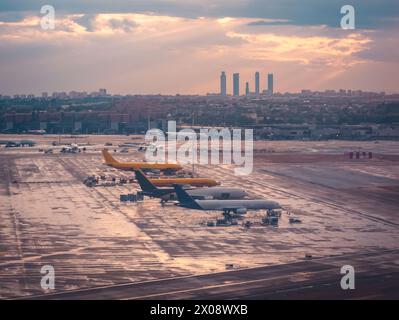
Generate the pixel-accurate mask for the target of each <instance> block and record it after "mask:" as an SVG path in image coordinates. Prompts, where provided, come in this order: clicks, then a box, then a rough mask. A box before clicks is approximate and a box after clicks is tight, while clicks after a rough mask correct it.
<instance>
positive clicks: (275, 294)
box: [0, 135, 399, 299]
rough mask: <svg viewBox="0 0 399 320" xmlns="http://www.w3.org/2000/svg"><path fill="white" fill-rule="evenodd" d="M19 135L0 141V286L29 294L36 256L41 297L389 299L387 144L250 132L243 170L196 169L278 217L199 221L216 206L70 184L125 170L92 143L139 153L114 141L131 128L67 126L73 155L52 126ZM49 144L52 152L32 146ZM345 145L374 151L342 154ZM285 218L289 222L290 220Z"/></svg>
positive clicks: (393, 236)
mask: <svg viewBox="0 0 399 320" xmlns="http://www.w3.org/2000/svg"><path fill="white" fill-rule="evenodd" d="M11 138H12V136H9V135H7V136H1V139H4V140H6V139H11ZM25 138H29V139H31V140H36V141H38V142H39V144H38V145H37V146H35V147H33V148H28V147H25V148H7V149H5V148H1V149H0V246H1V250H0V298H15V297H29V296H30V297H36V298H41V297H42V295H43V294H45V293H46V292H44V291H43V290H42V289H41V287H40V280H41V277H42V276H43V275H42V274H41V273H40V269H41V267H42V266H44V265H51V266H53V267H54V268H55V290H54V291H52V292H48V293H46V297H47V298H49V299H50V298H60V299H64V298H65V299H70V298H76V299H91V298H95V299H101V298H111V299H147V298H153V299H155V298H156V299H181V298H187V299H191V298H195V299H203V298H206V299H216V298H218V299H236V298H237V299H238V298H248V299H270V298H272V299H273V298H287V299H291V298H375V299H378V298H397V292H399V283H398V272H399V257H398V251H399V234H398V228H399V215H398V213H397V209H398V207H399V160H398V156H399V145H398V143H397V142H389V141H386V142H384V141H380V142H379V143H374V142H337V141H329V142H302V141H301V142H298V141H282V142H259V143H258V142H256V143H255V148H256V153H255V168H254V172H253V173H252V174H251V175H249V176H236V175H234V171H233V169H234V167H233V166H232V165H198V166H196V167H195V173H196V174H198V175H199V176H203V177H212V178H215V179H217V180H219V181H221V182H222V184H223V185H226V186H239V187H242V188H244V189H246V190H247V191H248V192H249V193H250V196H251V197H252V198H266V199H270V200H275V201H278V202H279V203H280V204H281V205H282V206H283V208H284V212H283V216H282V217H281V219H280V222H279V225H278V227H272V226H263V225H261V224H260V223H259V222H260V221H261V217H262V216H263V215H264V213H262V212H249V213H248V214H247V215H246V216H245V217H244V221H247V220H248V221H251V222H252V223H253V225H252V226H251V227H250V228H245V227H244V226H243V225H242V224H241V222H242V221H239V224H238V225H237V226H220V227H219V226H218V227H207V226H206V222H207V221H209V220H216V219H218V218H220V217H221V214H220V213H218V212H201V211H190V210H187V209H184V208H180V207H177V206H174V205H173V204H166V205H165V206H161V205H160V204H159V201H158V200H157V199H147V198H146V199H145V200H144V201H143V202H138V203H130V202H128V203H122V202H120V201H119V195H120V194H127V193H135V192H136V191H137V190H138V186H137V184H136V183H133V184H126V185H120V186H119V185H117V186H113V187H106V186H102V187H94V188H89V187H87V186H85V185H84V184H83V183H82V181H83V179H84V178H85V177H87V176H89V175H92V174H94V175H97V176H99V175H105V176H106V178H107V180H108V181H109V179H110V178H111V177H115V178H117V179H119V178H120V177H127V178H129V177H131V176H132V175H131V173H127V172H119V171H117V170H115V169H112V168H109V167H107V166H105V165H104V164H103V160H102V157H101V154H100V150H101V149H102V148H103V146H104V144H105V143H106V142H112V143H113V146H111V147H109V148H110V149H111V150H113V149H116V150H117V151H118V152H117V153H115V157H117V158H118V159H120V160H130V161H132V160H139V159H142V158H143V153H140V152H138V151H137V148H134V147H129V148H127V149H128V153H120V152H119V151H120V150H121V149H122V148H121V147H117V145H118V144H121V143H124V142H132V141H140V139H139V138H137V137H131V136H130V137H128V136H83V137H79V138H78V141H77V143H79V144H85V143H87V142H89V143H90V145H88V146H87V148H86V149H87V150H86V152H81V153H79V154H61V153H59V148H60V147H53V146H51V143H52V141H58V139H59V138H58V136H50V135H45V136H30V137H29V136H27V137H21V136H15V139H16V140H20V139H25ZM74 140H76V139H75V138H67V137H62V141H61V142H62V143H70V142H74ZM48 148H52V149H54V154H44V153H43V152H40V151H39V149H48ZM357 150H361V151H367V152H368V151H372V152H373V153H374V155H375V156H374V157H373V159H360V160H349V159H348V158H347V156H345V155H344V153H345V152H350V151H357ZM190 169H191V167H190V166H187V170H190ZM292 216H294V217H297V218H299V219H300V220H301V221H302V223H300V224H290V223H289V217H292ZM305 255H312V256H313V258H312V259H311V260H309V259H305V258H304V257H305ZM226 264H232V265H233V270H232V271H228V272H226ZM343 265H353V266H354V267H355V270H356V275H357V278H356V279H357V280H356V281H357V288H356V290H354V291H351V293H350V294H348V292H347V291H343V290H341V289H340V287H339V282H340V279H341V277H342V275H340V273H339V271H340V268H341V267H342V266H343ZM160 279H169V280H160ZM226 281H227V282H226ZM96 288H100V289H96ZM86 290H87V291H86ZM66 291H70V293H65V292H66ZM58 293H59V294H60V295H59V296H58V295H55V296H54V294H58Z"/></svg>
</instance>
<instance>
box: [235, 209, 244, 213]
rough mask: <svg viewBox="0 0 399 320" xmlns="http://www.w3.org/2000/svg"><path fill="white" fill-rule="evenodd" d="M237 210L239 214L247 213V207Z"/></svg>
mask: <svg viewBox="0 0 399 320" xmlns="http://www.w3.org/2000/svg"><path fill="white" fill-rule="evenodd" d="M235 212H236V213H237V214H246V213H247V209H246V208H240V209H237V210H236V211H235Z"/></svg>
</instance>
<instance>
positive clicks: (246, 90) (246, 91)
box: [245, 82, 249, 96]
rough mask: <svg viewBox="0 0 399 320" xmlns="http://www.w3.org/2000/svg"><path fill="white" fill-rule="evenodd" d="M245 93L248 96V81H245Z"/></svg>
mask: <svg viewBox="0 0 399 320" xmlns="http://www.w3.org/2000/svg"><path fill="white" fill-rule="evenodd" d="M245 95H247V96H249V83H248V82H246V83H245Z"/></svg>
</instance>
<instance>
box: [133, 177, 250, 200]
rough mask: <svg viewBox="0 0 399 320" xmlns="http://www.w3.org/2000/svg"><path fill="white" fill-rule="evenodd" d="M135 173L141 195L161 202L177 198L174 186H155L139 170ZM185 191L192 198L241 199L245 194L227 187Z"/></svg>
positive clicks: (237, 189)
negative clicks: (158, 199)
mask: <svg viewBox="0 0 399 320" xmlns="http://www.w3.org/2000/svg"><path fill="white" fill-rule="evenodd" d="M135 174H136V179H137V181H138V183H139V185H140V188H141V190H142V192H141V193H142V194H143V195H145V196H148V197H151V198H160V199H161V202H162V203H165V202H167V201H169V200H177V197H176V193H175V189H174V188H157V187H156V186H155V185H154V184H153V183H152V182H151V179H148V178H147V177H146V175H145V174H144V173H143V172H142V171H141V170H135ZM187 193H188V194H189V195H190V196H191V197H193V198H194V199H242V198H244V197H245V196H246V195H247V193H246V192H245V190H243V189H239V188H227V187H209V188H200V189H198V188H197V189H190V190H187Z"/></svg>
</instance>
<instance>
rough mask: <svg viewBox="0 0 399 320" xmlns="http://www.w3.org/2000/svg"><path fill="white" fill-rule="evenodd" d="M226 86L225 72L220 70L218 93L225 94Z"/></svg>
mask: <svg viewBox="0 0 399 320" xmlns="http://www.w3.org/2000/svg"><path fill="white" fill-rule="evenodd" d="M226 88H227V86H226V73H225V72H224V71H222V74H221V76H220V94H221V95H222V96H225V95H226V94H227V89H226Z"/></svg>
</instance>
